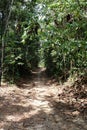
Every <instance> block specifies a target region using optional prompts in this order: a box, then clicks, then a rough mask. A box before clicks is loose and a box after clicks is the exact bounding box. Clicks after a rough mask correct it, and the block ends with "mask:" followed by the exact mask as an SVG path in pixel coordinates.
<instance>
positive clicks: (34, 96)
mask: <svg viewBox="0 0 87 130" xmlns="http://www.w3.org/2000/svg"><path fill="white" fill-rule="evenodd" d="M32 73H33V79H31V80H30V79H26V80H24V79H21V80H20V82H18V83H17V85H8V86H2V87H1V88H0V130H87V117H86V110H85V113H83V114H82V113H81V111H80V109H78V106H76V107H75V104H76V105H77V99H76V98H75V97H73V96H72V93H70V94H71V98H70V95H69V94H68V96H66V94H67V91H66V93H64V92H65V91H64V90H65V86H63V85H58V83H57V82H56V81H55V80H54V79H48V78H47V77H46V75H45V73H44V69H38V70H37V71H34V72H32ZM63 91H64V92H63ZM84 101H85V102H86V101H87V99H86V98H85V99H84Z"/></svg>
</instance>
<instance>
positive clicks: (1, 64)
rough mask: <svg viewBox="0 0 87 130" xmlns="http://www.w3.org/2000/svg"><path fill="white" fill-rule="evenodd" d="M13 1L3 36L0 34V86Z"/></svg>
mask: <svg viewBox="0 0 87 130" xmlns="http://www.w3.org/2000/svg"><path fill="white" fill-rule="evenodd" d="M13 2H14V0H12V1H11V4H10V6H9V14H8V17H7V21H6V25H5V29H4V32H3V34H1V45H2V46H1V61H0V86H1V80H2V79H3V73H4V51H5V36H6V31H7V27H8V23H9V19H10V16H11V7H12V5H13Z"/></svg>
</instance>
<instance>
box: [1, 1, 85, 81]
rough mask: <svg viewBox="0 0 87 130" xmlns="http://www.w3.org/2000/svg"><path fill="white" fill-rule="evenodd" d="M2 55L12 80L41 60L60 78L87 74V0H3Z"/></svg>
mask: <svg viewBox="0 0 87 130" xmlns="http://www.w3.org/2000/svg"><path fill="white" fill-rule="evenodd" d="M0 59H1V61H0V76H1V75H3V76H4V78H6V79H9V78H10V80H14V79H17V78H19V77H21V75H27V74H30V70H32V69H34V68H36V67H38V64H39V62H40V61H42V62H44V67H46V69H47V73H48V75H49V76H54V77H56V78H57V79H58V77H61V78H62V79H66V78H68V77H69V76H70V75H72V74H77V75H78V76H84V75H87V2H86V0H47V1H46V0H3V1H2V0H0ZM1 77H2V76H1ZM1 77H0V78H1Z"/></svg>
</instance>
